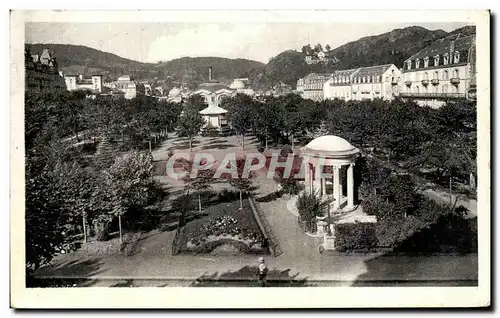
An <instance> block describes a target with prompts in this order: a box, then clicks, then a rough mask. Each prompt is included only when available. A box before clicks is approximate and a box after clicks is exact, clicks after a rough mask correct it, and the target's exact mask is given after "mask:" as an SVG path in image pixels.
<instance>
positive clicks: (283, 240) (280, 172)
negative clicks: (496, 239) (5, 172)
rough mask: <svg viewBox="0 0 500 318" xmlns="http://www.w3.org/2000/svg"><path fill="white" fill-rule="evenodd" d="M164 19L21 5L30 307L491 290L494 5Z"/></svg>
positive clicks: (22, 223)
mask: <svg viewBox="0 0 500 318" xmlns="http://www.w3.org/2000/svg"><path fill="white" fill-rule="evenodd" d="M147 14H148V12H144V11H143V12H135V11H129V12H123V13H122V16H121V18H120V13H119V12H118V11H116V12H113V11H109V12H95V13H92V12H88V11H87V12H84V11H82V12H79V11H64V10H63V11H14V12H12V15H11V33H12V32H16V35H17V36H16V37H11V59H12V60H11V65H12V66H11V82H13V84H12V85H13V86H12V87H11V106H10V107H11V122H12V128H11V135H12V136H15V137H13V139H12V141H11V149H13V150H12V151H13V152H12V158H13V159H11V160H12V162H11V164H12V167H11V174H12V180H11V193H12V194H11V195H12V197H11V200H13V203H12V206H11V285H12V286H11V291H12V298H11V306H14V307H18V308H30V307H31V308H33V307H38V308H42V307H46V306H57V307H59V308H71V307H74V306H84V307H89V308H91V307H93V306H97V307H100V308H103V307H107V306H110V307H114V308H117V307H120V308H131V307H140V306H142V305H141V304H144V306H150V307H153V306H157V307H158V308H161V307H186V308H189V307H191V306H192V307H210V306H211V305H213V306H216V307H218V308H221V307H225V308H233V307H247V308H248V307H250V308H251V307H264V308H269V307H274V306H278V307H294V306H300V307H308V306H307V304H308V303H307V302H308V301H309V302H310V306H311V307H336V306H340V307H346V306H347V307H349V306H352V307H378V306H379V305H380V306H384V307H387V306H389V307H399V306H402V307H408V306H410V307H420V306H422V307H427V306H430V307H432V306H456V307H462V306H469V307H476V306H488V305H489V302H490V294H489V293H490V289H489V275H490V267H489V266H490V254H489V253H490V245H489V244H490V242H489V240H490V213H491V210H490V148H489V147H490V127H489V112H490V104H489V103H490V100H489V98H490V91H489V89H490V87H489V85H490V83H489V68H490V64H489V63H490V60H489V59H490V57H489V41H490V36H489V32H490V31H489V12H487V11H473V10H471V11H453V12H449V13H447V12H446V11H433V12H425V11H416V12H413V13H412V12H409V11H406V12H401V13H397V12H392V13H391V12H380V13H377V14H374V13H370V12H369V11H368V12H362V11H351V12H335V11H321V12H312V11H311V12H307V14H306V13H304V14H303V15H298V14H288V15H287V14H286V13H285V12H282V13H279V12H275V13H272V12H270V11H263V12H258V11H253V12H242V11H237V12H222V11H221V12H218V11H205V12H204V11H197V12H189V11H185V12H168V11H164V12H162V11H156V12H150V13H149V14H150V15H147ZM377 15H378V18H377V17H376V16H377ZM207 16H209V17H207ZM383 17H384V18H383ZM412 17H413V18H412ZM14 23H16V25H17V28H16V30H14V29H13V24H14ZM15 85H17V86H15ZM14 158H15V159H14ZM14 201H15V202H14ZM480 274H481V275H480ZM102 287H122V288H106V289H103V288H102ZM307 287H309V288H307ZM379 287H380V288H379ZM382 287H384V288H382ZM387 287H388V288H389V289H386V288H387ZM407 287H412V288H418V289H417V290H419V291H418V294H419V295H422V297H424V298H422V299H416V298H415V292H411V289H410V288H407ZM139 288H141V289H139ZM144 288H146V289H144ZM233 288H238V289H233ZM14 289H17V291H16V292H15V291H14ZM236 290H237V292H236ZM385 290H388V291H390V293H391V294H386V295H387V296H388V295H396V296H394V297H392V298H391V297H386V298H385V299H383V300H380V303H379V299H382V297H383V295H381V294H384V293H386V291H385ZM145 291H147V293H154V296H147V295H149V294H147V293H146V292H145ZM454 292H457V293H458V294H457V295H458V296H453V293H454ZM52 293H55V294H52ZM79 293H82V295H87V296H82V297H80V296H77V295H79ZM287 293H291V294H290V295H291V296H290V297H287V296H285V295H287ZM45 294H46V296H44V295H45ZM247 294H248V295H253V296H245V295H247ZM257 294H260V295H261V296H260V297H259V299H257V300H256V299H255V295H257ZM358 294H359V296H357V295H358ZM16 295H17V297H16ZM51 295H52V296H51ZM54 295H60V296H57V297H62V298H60V299H66V300H64V301H60V302H59V303H57V302H56V301H55V300H54V297H56V296H54ZM116 295H126V296H123V297H124V298H122V299H116V298H118V296H116ZM160 295H161V296H160ZM165 295H174V296H175V297H188V299H187V300H183V301H179V302H176V300H175V297H174V298H169V297H167V296H165ZM189 295H191V296H189ZM202 295H206V296H202ZM262 295H268V296H265V297H262ZM301 295H302V296H301ZM306 295H308V296H306ZM467 295H470V296H467ZM65 297H66V298H65ZM205 297H206V298H205ZM419 297H420V296H419ZM264 298H268V299H264ZM346 298H347V302H344V303H342V301H343V299H346ZM91 299H93V300H92V301H93V303H92V301H91ZM273 299H274V300H275V301H274V302H273ZM295 299H296V300H295ZM424 299H426V300H424ZM81 301H85V303H86V304H85V305H77V304H81V303H80V302H81ZM106 301H109V302H106ZM119 301H121V303H118V302H119ZM211 301H214V302H213V303H211ZM256 301H260V302H262V304H261V305H258V304H257V303H256ZM391 301H392V302H391ZM143 302H144V303H143ZM153 302H154V303H155V304H156V305H152V304H153ZM188 302H190V303H189V304H191V305H189V304H188ZM273 304H274V305H273Z"/></svg>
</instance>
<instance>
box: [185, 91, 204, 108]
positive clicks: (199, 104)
mask: <svg viewBox="0 0 500 318" xmlns="http://www.w3.org/2000/svg"><path fill="white" fill-rule="evenodd" d="M186 107H187V108H190V109H194V110H197V111H198V112H199V111H202V110H203V109H205V108H206V107H207V104H206V103H205V98H203V96H201V95H198V94H197V95H191V96H189V98H188V99H187V100H186Z"/></svg>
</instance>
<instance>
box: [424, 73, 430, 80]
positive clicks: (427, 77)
mask: <svg viewBox="0 0 500 318" xmlns="http://www.w3.org/2000/svg"><path fill="white" fill-rule="evenodd" d="M428 79H429V74H427V72H425V73H424V80H428Z"/></svg>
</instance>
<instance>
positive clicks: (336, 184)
mask: <svg viewBox="0 0 500 318" xmlns="http://www.w3.org/2000/svg"><path fill="white" fill-rule="evenodd" d="M333 194H334V198H335V203H334V205H333V207H334V210H338V209H339V208H340V167H339V166H334V167H333Z"/></svg>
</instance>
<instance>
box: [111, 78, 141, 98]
mask: <svg viewBox="0 0 500 318" xmlns="http://www.w3.org/2000/svg"><path fill="white" fill-rule="evenodd" d="M111 88H112V89H117V90H119V91H121V92H123V93H125V95H124V97H125V98H126V99H133V98H135V97H137V95H145V94H146V90H145V87H144V84H141V83H138V82H135V81H134V79H133V78H132V77H130V76H129V75H124V76H120V77H119V78H118V80H116V81H115V82H113V83H111Z"/></svg>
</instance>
